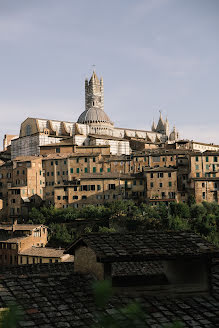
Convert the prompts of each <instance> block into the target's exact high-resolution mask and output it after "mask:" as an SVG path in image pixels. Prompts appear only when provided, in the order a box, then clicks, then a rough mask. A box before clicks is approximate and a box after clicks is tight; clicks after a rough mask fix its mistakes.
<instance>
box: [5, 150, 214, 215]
mask: <svg viewBox="0 0 219 328" xmlns="http://www.w3.org/2000/svg"><path fill="white" fill-rule="evenodd" d="M49 147H51V149H52V151H53V150H54V149H55V148H54V147H55V146H54V147H52V146H49ZM86 148H87V150H86V152H85V149H86ZM100 150H101V151H100ZM218 161H219V152H213V151H206V152H194V151H190V150H188V149H186V150H182V149H163V148H162V149H159V150H158V149H155V150H151V149H150V150H144V151H139V152H135V153H133V154H131V155H120V156H118V155H116V156H112V155H110V154H109V153H108V148H107V147H106V146H104V147H102V146H101V147H96V146H94V147H93V146H87V147H84V146H80V147H79V146H77V148H76V149H75V152H74V153H70V152H69V153H62V152H60V153H53V152H51V153H49V154H48V155H45V154H44V155H40V156H28V157H20V158H19V157H18V158H16V159H15V160H13V161H11V162H7V163H5V164H3V165H1V166H0V199H1V200H2V206H1V209H0V214H1V218H4V219H7V218H19V217H22V216H28V212H29V210H30V209H31V208H32V207H33V206H40V205H41V204H45V205H54V206H56V207H59V208H60V207H63V208H64V207H67V206H75V207H79V206H84V205H86V204H95V205H98V204H104V203H105V202H110V201H113V200H116V199H130V198H133V199H138V200H140V201H147V200H149V201H150V202H158V201H163V202H170V201H183V202H186V201H187V200H188V197H189V195H194V196H195V199H196V201H197V202H201V201H203V200H207V201H217V202H218V197H217V195H216V194H217V179H218V178H219V173H218V165H219V163H218ZM202 180H203V181H202ZM109 186H114V187H112V188H114V189H112V188H111V189H109ZM206 186H207V188H206ZM203 188H205V190H202V189H203ZM200 190H202V191H200Z"/></svg>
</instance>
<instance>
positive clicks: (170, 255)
mask: <svg viewBox="0 0 219 328" xmlns="http://www.w3.org/2000/svg"><path fill="white" fill-rule="evenodd" d="M81 245H82V246H83V245H85V246H87V247H90V248H91V249H92V250H93V251H94V252H95V254H96V257H97V261H99V262H126V261H129V262H139V261H148V260H160V259H162V260H165V259H175V258H179V257H201V256H205V255H206V256H210V257H213V256H214V257H219V248H217V247H215V246H213V245H212V244H211V243H209V242H207V241H206V240H204V239H203V238H201V237H200V236H198V235H196V234H194V233H192V232H153V231H149V232H147V233H145V234H136V233H127V234H121V233H105V234H104V233H101V234H100V233H90V234H86V235H82V236H81V237H80V238H79V239H78V240H76V241H75V242H74V243H73V244H72V245H71V246H70V247H69V248H68V249H67V250H66V251H65V252H66V253H69V254H74V251H75V249H77V248H78V247H80V246H81Z"/></svg>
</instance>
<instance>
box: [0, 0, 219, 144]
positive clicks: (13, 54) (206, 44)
mask: <svg viewBox="0 0 219 328" xmlns="http://www.w3.org/2000/svg"><path fill="white" fill-rule="evenodd" d="M93 65H95V70H96V73H97V75H98V76H102V77H103V80H104V99H105V111H106V113H107V114H108V116H109V117H110V119H111V120H112V121H113V122H114V124H115V126H117V127H122V128H125V127H128V128H136V129H146V130H150V128H151V124H152V121H153V118H154V119H155V120H156V121H157V120H158V117H159V110H161V111H162V115H163V116H164V118H165V117H166V116H168V119H169V121H170V125H171V127H173V126H174V125H175V126H176V128H177V129H178V131H179V133H180V137H181V138H186V139H192V140H196V141H201V142H213V143H215V144H219V133H218V122H219V88H218V86H219V1H218V0H181V1H179V0H178V1H177V0H110V1H108V0H92V1H91V0H80V1H78V0H37V1H36V0H10V1H9V0H0V113H1V116H0V139H3V136H4V134H6V133H8V134H19V128H20V124H21V123H22V122H23V121H24V120H25V119H26V118H27V117H38V118H47V119H56V120H66V121H72V122H74V121H77V119H78V117H79V115H80V113H81V112H82V111H83V110H84V107H85V105H84V80H85V78H86V77H90V76H91V74H92V70H93Z"/></svg>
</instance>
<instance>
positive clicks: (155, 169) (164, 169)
mask: <svg viewBox="0 0 219 328" xmlns="http://www.w3.org/2000/svg"><path fill="white" fill-rule="evenodd" d="M143 170H144V172H146V173H149V172H177V168H176V167H148V168H143Z"/></svg>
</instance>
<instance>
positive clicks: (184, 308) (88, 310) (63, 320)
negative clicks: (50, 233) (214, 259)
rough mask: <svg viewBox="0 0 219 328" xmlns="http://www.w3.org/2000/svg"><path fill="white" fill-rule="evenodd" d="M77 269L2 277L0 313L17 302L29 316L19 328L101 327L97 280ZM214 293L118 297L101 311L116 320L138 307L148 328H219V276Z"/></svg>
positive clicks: (50, 267)
mask: <svg viewBox="0 0 219 328" xmlns="http://www.w3.org/2000/svg"><path fill="white" fill-rule="evenodd" d="M73 268H74V267H73V264H71V263H57V264H44V265H43V264H42V265H25V266H19V267H11V268H10V269H9V268H8V269H3V268H2V267H1V268H0V270H1V271H2V270H4V271H2V273H1V276H0V290H1V293H0V307H1V308H5V307H7V306H8V302H9V301H14V302H16V304H17V305H18V306H19V307H20V309H22V310H23V317H21V318H20V319H19V321H18V323H17V328H24V327H31V328H70V327H78V328H79V327H80V328H88V327H92V326H94V325H95V322H96V317H95V314H96V313H99V311H100V309H97V308H96V306H95V302H94V297H93V293H92V283H93V280H92V277H91V276H89V275H80V274H75V273H74V272H73ZM212 280H213V291H212V292H213V293H212V295H209V296H201V295H196V296H191V295H190V296H188V297H172V296H171V295H168V296H166V297H160V296H158V297H149V296H147V295H139V294H138V295H135V294H133V292H132V293H130V294H126V295H123V294H115V295H114V296H113V297H112V298H111V299H110V301H109V303H108V304H107V305H106V306H105V307H104V308H102V309H101V313H102V314H108V315H109V316H114V315H115V314H116V313H118V309H120V308H122V307H124V306H126V305H127V304H130V303H133V302H138V303H139V304H140V305H141V307H142V310H143V311H144V313H146V314H147V326H148V327H151V328H161V327H162V326H164V325H167V326H168V325H170V324H171V323H172V322H173V321H176V320H178V321H180V322H182V323H183V327H184V328H191V327H196V328H216V327H218V326H219V318H218V309H219V270H218V269H217V268H215V269H214V273H213V275H212ZM125 316H126V315H125V314H124V313H122V312H120V316H119V318H118V325H120V326H121V327H124V319H125Z"/></svg>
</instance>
